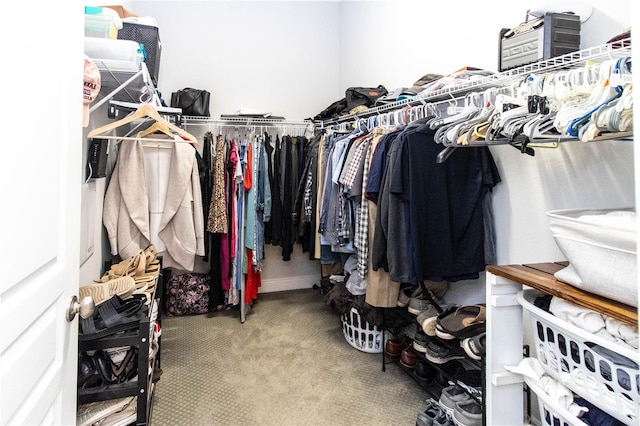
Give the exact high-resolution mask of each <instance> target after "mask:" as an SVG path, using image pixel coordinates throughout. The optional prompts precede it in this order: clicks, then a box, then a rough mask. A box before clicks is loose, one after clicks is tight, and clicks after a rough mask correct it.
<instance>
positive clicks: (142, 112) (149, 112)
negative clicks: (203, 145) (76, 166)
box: [87, 103, 198, 145]
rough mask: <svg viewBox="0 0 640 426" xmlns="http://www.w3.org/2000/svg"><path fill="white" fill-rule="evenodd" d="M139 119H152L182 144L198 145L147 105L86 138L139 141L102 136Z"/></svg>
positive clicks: (150, 140)
mask: <svg viewBox="0 0 640 426" xmlns="http://www.w3.org/2000/svg"><path fill="white" fill-rule="evenodd" d="M141 118H152V119H154V120H155V121H156V122H157V123H160V124H161V125H162V126H165V127H166V129H169V130H170V131H173V132H175V133H177V134H178V135H179V136H181V137H182V138H183V139H185V140H184V142H191V143H193V144H195V145H197V144H198V140H197V139H196V137H195V136H193V135H192V134H191V133H188V132H186V131H185V130H183V129H181V128H180V127H178V126H176V125H174V124H171V123H169V122H168V121H167V120H165V119H163V118H162V117H161V116H160V114H159V113H158V110H156V109H155V107H153V105H151V104H148V103H144V104H142V105H140V106H139V107H138V109H137V110H135V112H134V113H133V114H130V115H128V116H126V117H125V118H123V119H121V120H118V121H114V122H112V123H109V124H106V125H104V126H102V127H98V128H97V129H94V130H92V131H91V132H89V134H88V135H87V138H88V139H95V138H100V139H118V140H139V139H140V137H128V136H115V135H104V133H107V132H110V131H112V130H114V129H117V128H118V127H122V126H124V125H127V124H129V123H131V122H132V121H135V120H138V119H141ZM145 140H147V141H149V142H167V139H151V138H146V139H145ZM175 142H180V141H175Z"/></svg>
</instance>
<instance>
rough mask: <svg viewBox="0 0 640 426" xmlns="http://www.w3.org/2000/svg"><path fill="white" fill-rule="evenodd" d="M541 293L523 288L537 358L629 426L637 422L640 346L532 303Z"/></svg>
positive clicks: (521, 298)
mask: <svg viewBox="0 0 640 426" xmlns="http://www.w3.org/2000/svg"><path fill="white" fill-rule="evenodd" d="M540 294H542V293H540V292H538V291H536V290H524V291H521V292H519V293H518V295H517V299H518V302H519V303H520V304H521V305H522V307H523V308H524V309H526V310H527V311H529V313H530V317H531V324H532V327H531V328H532V330H533V338H534V342H535V348H536V352H537V358H538V360H539V361H540V364H542V366H543V367H544V369H545V371H546V372H547V374H549V375H550V376H551V377H553V378H554V379H556V380H558V381H559V382H560V383H562V384H563V385H565V386H566V387H568V388H569V389H571V390H572V391H573V392H574V393H576V394H578V395H580V396H581V397H583V398H584V399H586V400H587V401H589V402H591V403H592V404H593V405H595V406H597V407H598V408H600V409H601V410H603V411H606V412H607V413H609V414H610V415H611V416H613V417H615V418H616V419H618V420H620V421H621V422H623V423H625V424H627V425H637V424H638V420H639V413H638V409H639V408H638V404H640V395H639V392H640V372H639V371H638V364H639V363H640V356H639V355H638V351H637V350H636V351H634V350H632V349H629V348H626V347H624V346H621V345H618V344H615V343H612V342H610V341H608V340H605V339H604V338H603V337H600V336H596V335H595V334H593V333H589V332H587V331H585V330H582V329H581V328H578V327H576V326H575V325H573V324H570V323H568V322H566V321H563V320H561V319H560V318H558V317H556V316H554V315H553V314H551V313H549V312H546V311H544V310H542V309H540V308H538V307H537V306H535V305H534V301H535V299H536V297H538V296H539V295H540Z"/></svg>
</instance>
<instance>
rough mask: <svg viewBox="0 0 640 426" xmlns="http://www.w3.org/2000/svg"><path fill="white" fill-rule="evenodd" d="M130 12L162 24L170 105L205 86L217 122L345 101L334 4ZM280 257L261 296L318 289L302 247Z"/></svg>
mask: <svg viewBox="0 0 640 426" xmlns="http://www.w3.org/2000/svg"><path fill="white" fill-rule="evenodd" d="M130 10H132V12H134V13H135V14H137V15H138V16H151V17H153V18H155V19H156V21H157V22H158V27H159V32H160V39H161V41H162V56H161V62H160V73H159V78H158V88H159V90H160V91H161V92H162V95H163V99H165V101H166V102H167V103H169V102H170V99H171V92H174V91H176V90H178V89H181V88H183V87H196V88H204V89H207V90H209V91H210V92H211V98H212V101H211V115H212V116H219V115H220V114H234V113H235V112H236V111H237V110H238V109H240V108H250V109H253V110H257V111H263V112H271V113H273V114H274V115H281V116H285V117H286V118H288V119H294V120H299V119H304V118H308V117H313V116H314V115H316V114H317V113H319V112H320V111H322V110H323V109H324V108H326V107H327V106H328V105H329V104H330V103H331V102H333V100H334V99H337V98H339V97H341V96H343V93H340V88H339V67H338V63H339V46H340V44H339V6H338V3H336V2H326V1H268V2H260V1H179V2H178V1H136V2H132V3H131V9H130ZM188 130H189V131H192V129H188ZM202 131H203V129H193V131H192V132H193V133H194V135H197V134H198V133H201V134H202ZM280 253H281V251H280V248H279V247H274V246H271V245H267V246H266V247H265V255H266V260H265V262H264V265H263V269H262V287H261V289H260V291H261V292H268V291H280V290H289V289H296V288H310V287H311V286H312V285H313V284H315V283H319V280H320V266H319V263H318V262H317V261H311V260H309V258H308V254H306V253H302V252H301V250H300V247H299V246H297V247H295V250H294V253H293V254H292V258H291V260H290V261H288V262H284V261H282V260H281V259H282V257H281V254H280ZM198 266H199V267H200V269H202V268H204V269H206V268H207V265H205V264H201V263H199V264H198Z"/></svg>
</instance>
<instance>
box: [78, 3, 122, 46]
mask: <svg viewBox="0 0 640 426" xmlns="http://www.w3.org/2000/svg"><path fill="white" fill-rule="evenodd" d="M121 28H122V21H121V20H120V16H118V13H117V12H116V11H115V10H113V9H109V8H107V7H93V6H85V8H84V35H85V37H100V38H111V39H115V38H118V30H120V29H121Z"/></svg>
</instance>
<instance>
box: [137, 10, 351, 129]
mask: <svg viewBox="0 0 640 426" xmlns="http://www.w3.org/2000/svg"><path fill="white" fill-rule="evenodd" d="M132 10H133V12H134V13H136V14H137V15H138V16H152V17H154V18H155V19H156V20H157V21H158V26H159V28H160V39H161V40H162V59H161V65H160V67H161V68H160V74H159V82H158V86H159V89H160V91H161V92H162V94H163V98H164V99H165V100H166V102H167V103H168V102H169V101H170V99H171V92H174V91H176V90H178V89H182V88H184V87H196V88H202V89H207V90H209V91H210V92H211V96H212V102H211V109H212V110H211V114H212V115H214V116H218V115H220V114H234V113H235V112H236V111H237V110H238V109H239V108H243V107H244V108H252V109H255V110H259V111H266V112H272V113H273V114H274V115H283V116H285V117H287V118H289V119H303V118H307V117H311V116H313V115H315V114H316V113H318V112H320V111H322V110H323V109H324V108H325V107H326V106H327V105H328V101H330V100H331V99H333V98H336V97H337V96H338V95H339V86H338V71H337V69H336V67H337V63H338V50H339V39H338V35H339V31H338V3H335V2H318V1H298V2H295V1H294V2H291V1H289V2H287V1H284V2H281V1H276V2H272V1H269V2H259V1H258V2H255V1H253V2H252V1H247V2H245V1H195V2H194V1H138V2H134V3H133V4H132Z"/></svg>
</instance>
